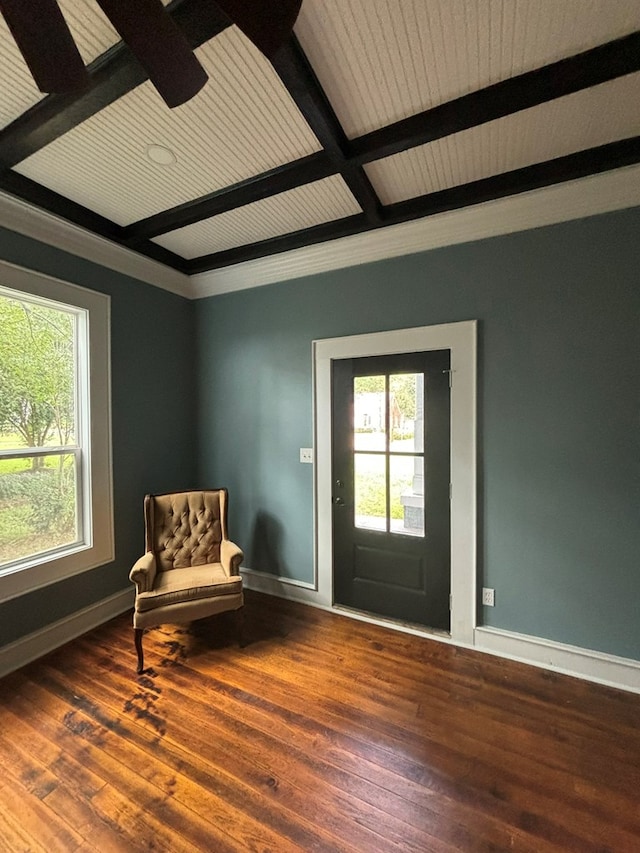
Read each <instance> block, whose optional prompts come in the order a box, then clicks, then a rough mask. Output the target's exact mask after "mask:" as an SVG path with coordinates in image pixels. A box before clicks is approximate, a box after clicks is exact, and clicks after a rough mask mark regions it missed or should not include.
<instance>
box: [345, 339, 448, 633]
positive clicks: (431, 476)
mask: <svg viewBox="0 0 640 853" xmlns="http://www.w3.org/2000/svg"><path fill="white" fill-rule="evenodd" d="M450 355H451V354H450V351H449V350H448V349H446V350H434V351H429V352H412V353H400V354H395V355H384V356H368V357H364V358H353V359H336V360H334V361H333V362H332V445H333V453H332V477H333V497H332V504H333V512H332V515H333V589H334V603H335V604H337V605H341V606H346V607H350V608H354V609H356V610H361V611H365V612H367V613H372V614H375V615H376V616H381V617H385V618H391V619H394V620H398V621H401V622H409V623H416V624H420V625H425V626H427V627H428V628H431V629H438V630H442V631H446V632H449V629H450V621H449V601H450V588H451V586H450V580H451V577H450V575H451V571H450V563H451V560H450V555H451V542H450V507H449V494H450V460H449V456H450V412H449V377H450Z"/></svg>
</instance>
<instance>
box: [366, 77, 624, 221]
mask: <svg viewBox="0 0 640 853" xmlns="http://www.w3.org/2000/svg"><path fill="white" fill-rule="evenodd" d="M639 94H640V74H629V75H627V76H626V77H621V78H619V79H618V80H613V81H611V82H610V83H603V84H602V85H601V86H594V87H593V88H591V89H587V90H585V91H583V92H577V93H576V94H574V95H567V96H566V97H564V98H558V99H557V100H555V101H550V102H549V103H546V104H542V105H541V106H538V107H532V108H531V109H528V110H522V111H521V112H519V113H515V114H514V115H510V116H506V117H505V118H500V119H497V120H496V121H491V122H487V123H486V124H482V125H480V126H478V127H474V128H472V129H471V130H465V131H462V132H461V133H454V134H451V135H450V136H446V137H444V138H443V139H438V140H436V141H435V142H431V143H429V144H427V145H420V146H418V147H416V148H411V149H409V150H408V151H403V152H402V153H401V154H396V155H394V156H393V157H386V158H384V159H382V160H378V161H376V162H375V163H369V164H368V165H367V166H365V170H366V172H367V175H368V176H369V178H370V180H371V182H372V183H373V186H374V188H375V190H376V192H377V194H378V196H379V197H380V200H381V201H382V203H383V204H385V205H387V204H393V203H395V202H398V201H404V200H405V199H409V198H414V197H416V196H420V195H424V194H426V193H433V192H439V191H441V190H445V189H448V188H449V187H454V186H459V185H461V184H467V183H470V182H471V181H477V180H480V179H481V178H487V177H489V176H491V175H499V174H502V173H503V172H510V171H512V170H514V169H520V168H522V167H524V166H530V165H532V164H534V163H541V162H545V161H546V160H553V159H555V158H557V157H563V156H565V155H567V154H572V153H574V152H576V151H583V150H585V149H587V148H594V147H596V146H599V145H606V144H607V143H610V142H614V141H615V140H619V139H627V138H628V137H633V136H636V135H638V134H640V110H635V111H634V110H632V111H630V110H629V109H628V108H627V104H628V103H629V102H632V101H633V99H634V97H638V95H639Z"/></svg>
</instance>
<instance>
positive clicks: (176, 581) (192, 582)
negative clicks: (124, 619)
mask: <svg viewBox="0 0 640 853" xmlns="http://www.w3.org/2000/svg"><path fill="white" fill-rule="evenodd" d="M240 592H242V578H241V577H240V575H231V577H229V576H228V575H227V574H226V573H225V571H224V569H223V568H222V565H221V564H220V563H207V564H205V565H204V566H190V567H185V568H181V569H169V570H168V571H165V572H158V574H157V575H156V579H155V585H154V588H153V589H152V590H151V591H150V592H140V593H138V595H137V596H136V610H137V611H138V612H140V613H143V612H146V611H149V610H154V609H155V608H156V607H167V606H170V605H172V604H182V603H184V602H186V601H200V600H203V599H207V598H218V597H220V596H223V595H234V594H237V593H240Z"/></svg>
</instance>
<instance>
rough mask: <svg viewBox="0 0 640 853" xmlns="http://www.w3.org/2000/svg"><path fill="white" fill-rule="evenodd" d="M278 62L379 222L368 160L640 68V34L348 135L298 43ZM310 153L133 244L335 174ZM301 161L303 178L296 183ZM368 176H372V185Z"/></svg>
mask: <svg viewBox="0 0 640 853" xmlns="http://www.w3.org/2000/svg"><path fill="white" fill-rule="evenodd" d="M274 64H275V66H276V70H277V71H278V73H279V74H280V76H281V78H282V79H283V81H284V82H285V84H286V86H287V88H288V89H289V91H290V93H291V95H292V97H293V98H294V100H295V101H296V103H297V105H298V107H299V108H300V110H301V111H302V113H303V114H304V115H305V117H306V118H307V120H308V121H309V123H310V124H311V126H312V128H313V130H314V132H315V134H316V136H317V137H318V139H319V141H320V142H321V143H322V145H323V147H324V149H325V152H326V156H328V157H329V158H331V162H333V164H334V166H335V169H334V171H335V172H336V173H341V174H342V175H343V176H344V175H347V174H349V173H350V170H351V173H350V178H349V180H348V181H347V183H350V186H351V187H352V191H353V192H354V195H355V196H356V198H358V199H359V201H360V203H361V206H362V208H363V210H364V211H365V213H367V214H368V216H369V219H370V221H371V222H372V223H373V224H375V223H378V222H381V221H383V219H384V217H385V212H384V209H383V208H381V206H380V203H379V201H378V198H377V196H376V195H375V192H374V191H373V189H372V188H371V184H370V183H369V181H368V178H367V177H366V175H365V174H364V172H363V170H362V169H361V168H360V164H361V163H362V162H369V161H372V160H376V159H379V158H381V157H385V156H388V155H389V154H394V153H398V152H399V151H403V150H405V149H406V148H408V147H412V146H414V145H419V144H423V143H425V142H428V141H430V140H433V139H438V138H440V137H442V136H446V135H447V134H449V133H452V132H456V131H457V130H461V129H464V128H469V127H472V126H474V125H475V124H482V123H484V122H486V121H490V120H492V119H493V118H497V117H500V116H504V115H508V114H510V113H511V112H514V111H515V112H517V111H518V110H520V109H523V108H525V107H529V106H534V105H535V104H540V103H544V102H545V101H547V100H549V99H553V98H556V97H561V96H562V95H566V94H569V93H571V92H575V91H579V90H580V89H582V88H584V87H588V86H592V85H595V84H598V83H602V82H606V81H607V80H611V79H614V78H616V77H617V76H620V75H624V74H627V73H631V72H633V71H637V70H640V33H634V34H632V35H631V36H626V37H624V38H621V39H617V40H616V41H613V42H609V43H608V44H606V45H602V46H601V47H597V48H594V49H593V50H588V51H586V52H584V53H581V54H578V55H577V56H574V57H571V58H569V59H564V60H561V61H559V62H556V63H553V64H552V65H549V66H546V67H544V68H540V69H537V70H535V71H531V72H527V73H526V74H522V75H520V76H519V77H515V78H512V79H510V80H505V81H503V82H502V83H498V84H496V85H494V86H490V87H488V88H487V89H483V90H481V91H479V92H474V93H472V94H470V95H466V96H464V97H463V98H458V99H457V100H455V101H451V102H449V103H447V104H443V105H441V106H439V107H435V108H434V109H432V110H427V111H425V112H422V113H419V114H418V115H415V116H411V117H410V118H408V119H403V120H402V121H399V122H396V123H395V124H393V125H390V126H388V127H384V128H381V129H380V130H376V131H373V132H372V133H369V134H366V135H365V136H361V137H358V138H357V139H354V140H351V141H350V140H348V139H347V137H346V136H345V134H344V131H343V130H342V127H341V126H340V124H339V122H338V120H337V118H336V116H335V113H334V112H333V110H332V108H331V107H330V106H329V105H328V103H327V99H326V96H325V95H324V92H323V91H322V89H321V88H320V85H319V83H318V81H317V80H316V78H315V76H314V74H313V71H312V70H311V68H310V67H309V64H308V62H307V60H306V59H305V57H304V55H303V54H302V51H301V49H300V46H299V45H298V44H297V42H295V41H292V42H291V43H289V44H287V45H286V46H285V48H283V49H282V50H281V51H280V53H279V54H278V57H277V58H276V59H275V60H274ZM349 152H351V153H349ZM312 156H313V157H320V156H321V155H312ZM305 160H308V161H310V162H313V161H312V160H311V159H310V158H304V159H303V160H299V161H297V162H296V163H292V164H288V166H285V167H282V168H281V169H277V170H273V171H272V172H267V173H265V174H263V175H257V176H256V177H254V178H251V179H250V180H249V182H243V183H241V184H236V185H234V186H232V187H228V188H225V189H224V190H222V191H220V192H219V193H213V194H211V195H210V196H205V197H203V198H199V199H195V200H194V201H192V202H187V203H186V204H184V205H180V206H179V207H176V208H173V209H172V210H169V211H166V212H165V213H160V214H158V215H157V216H154V217H150V218H149V219H147V220H141V221H140V222H137V223H134V224H133V225H131V226H130V227H129V229H128V235H129V236H130V239H131V245H135V241H136V240H137V239H143V238H148V237H153V236H157V235H158V234H161V233H165V232H166V231H170V230H173V229H175V228H179V227H182V226H183V225H189V224H192V223H194V222H197V221H198V220H200V219H203V218H207V217H208V216H214V215H216V214H218V213H223V212H225V211H227V210H232V209H234V208H236V207H241V206H242V205H244V204H248V203H250V202H251V201H256V200H257V199H258V198H264V197H265V196H267V195H271V194H276V193H278V192H283V191H284V190H285V189H292V188H294V187H295V186H296V185H301V184H303V183H307V182H309V180H314V179H315V180H319V179H320V178H321V177H326V176H327V175H328V174H331V172H330V171H327V175H324V174H318V176H317V177H316V178H313V177H312V178H308V175H307V173H306V171H305V169H306V168H307V167H306V166H305V168H302V167H303V166H304V165H305ZM299 168H300V173H299V180H298V181H297V183H296V178H297V176H298V173H297V170H298V169H299ZM271 180H273V181H274V183H273V186H272V187H270V186H269V182H270V181H271ZM363 181H366V185H365V184H364V183H363ZM358 182H359V183H358ZM355 184H358V186H356V185H355ZM358 187H359V188H358Z"/></svg>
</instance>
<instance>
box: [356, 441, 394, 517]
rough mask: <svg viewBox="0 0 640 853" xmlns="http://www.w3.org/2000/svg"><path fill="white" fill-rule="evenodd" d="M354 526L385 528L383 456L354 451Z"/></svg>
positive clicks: (385, 505) (384, 469) (385, 507)
mask: <svg viewBox="0 0 640 853" xmlns="http://www.w3.org/2000/svg"><path fill="white" fill-rule="evenodd" d="M353 461H354V477H355V482H354V498H355V500H354V507H355V518H354V523H355V526H356V527H364V528H367V529H369V530H386V529H387V474H386V464H385V457H384V456H378V455H377V454H372V453H356V454H355V457H354V460H353Z"/></svg>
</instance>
